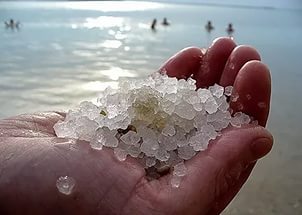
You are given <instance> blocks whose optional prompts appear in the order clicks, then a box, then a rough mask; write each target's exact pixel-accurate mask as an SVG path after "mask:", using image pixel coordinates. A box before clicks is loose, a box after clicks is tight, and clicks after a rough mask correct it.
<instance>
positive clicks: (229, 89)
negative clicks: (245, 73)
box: [224, 86, 233, 96]
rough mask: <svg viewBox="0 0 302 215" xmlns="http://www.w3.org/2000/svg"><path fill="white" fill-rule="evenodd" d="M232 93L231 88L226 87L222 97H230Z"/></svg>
mask: <svg viewBox="0 0 302 215" xmlns="http://www.w3.org/2000/svg"><path fill="white" fill-rule="evenodd" d="M232 91H233V86H227V87H225V88H224V95H226V96H231V95H232Z"/></svg>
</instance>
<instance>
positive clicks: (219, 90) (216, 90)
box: [209, 84, 224, 98]
mask: <svg viewBox="0 0 302 215" xmlns="http://www.w3.org/2000/svg"><path fill="white" fill-rule="evenodd" d="M209 90H210V91H211V93H212V94H213V96H215V97H217V98H220V97H221V96H222V95H223V91H224V88H223V87H222V86H219V85H218V84H214V86H210V87H209Z"/></svg>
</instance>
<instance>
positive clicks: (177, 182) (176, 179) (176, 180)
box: [170, 175, 182, 188]
mask: <svg viewBox="0 0 302 215" xmlns="http://www.w3.org/2000/svg"><path fill="white" fill-rule="evenodd" d="M181 181H182V177H179V176H177V175H173V176H172V177H171V182H170V183H171V185H172V187H173V188H179V186H180V183H181Z"/></svg>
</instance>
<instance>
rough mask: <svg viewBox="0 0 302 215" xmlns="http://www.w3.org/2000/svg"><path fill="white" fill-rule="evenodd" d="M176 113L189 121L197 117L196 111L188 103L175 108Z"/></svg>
mask: <svg viewBox="0 0 302 215" xmlns="http://www.w3.org/2000/svg"><path fill="white" fill-rule="evenodd" d="M175 113H176V114H177V115H178V116H180V117H182V118H184V119H188V120H192V119H193V118H194V117H195V115H196V111H195V110H194V108H193V106H192V105H191V104H188V103H186V102H183V103H181V104H179V105H177V106H176V107H175Z"/></svg>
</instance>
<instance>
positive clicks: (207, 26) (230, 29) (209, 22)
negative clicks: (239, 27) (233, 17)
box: [205, 21, 235, 35]
mask: <svg viewBox="0 0 302 215" xmlns="http://www.w3.org/2000/svg"><path fill="white" fill-rule="evenodd" d="M205 28H206V30H207V31H208V32H211V31H212V30H214V26H213V25H212V22H211V21H208V23H207V24H206V26H205ZM234 31H235V30H234V28H233V24H232V23H229V24H228V27H227V28H226V32H227V33H228V34H229V35H231V34H232V33H233V32H234Z"/></svg>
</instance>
